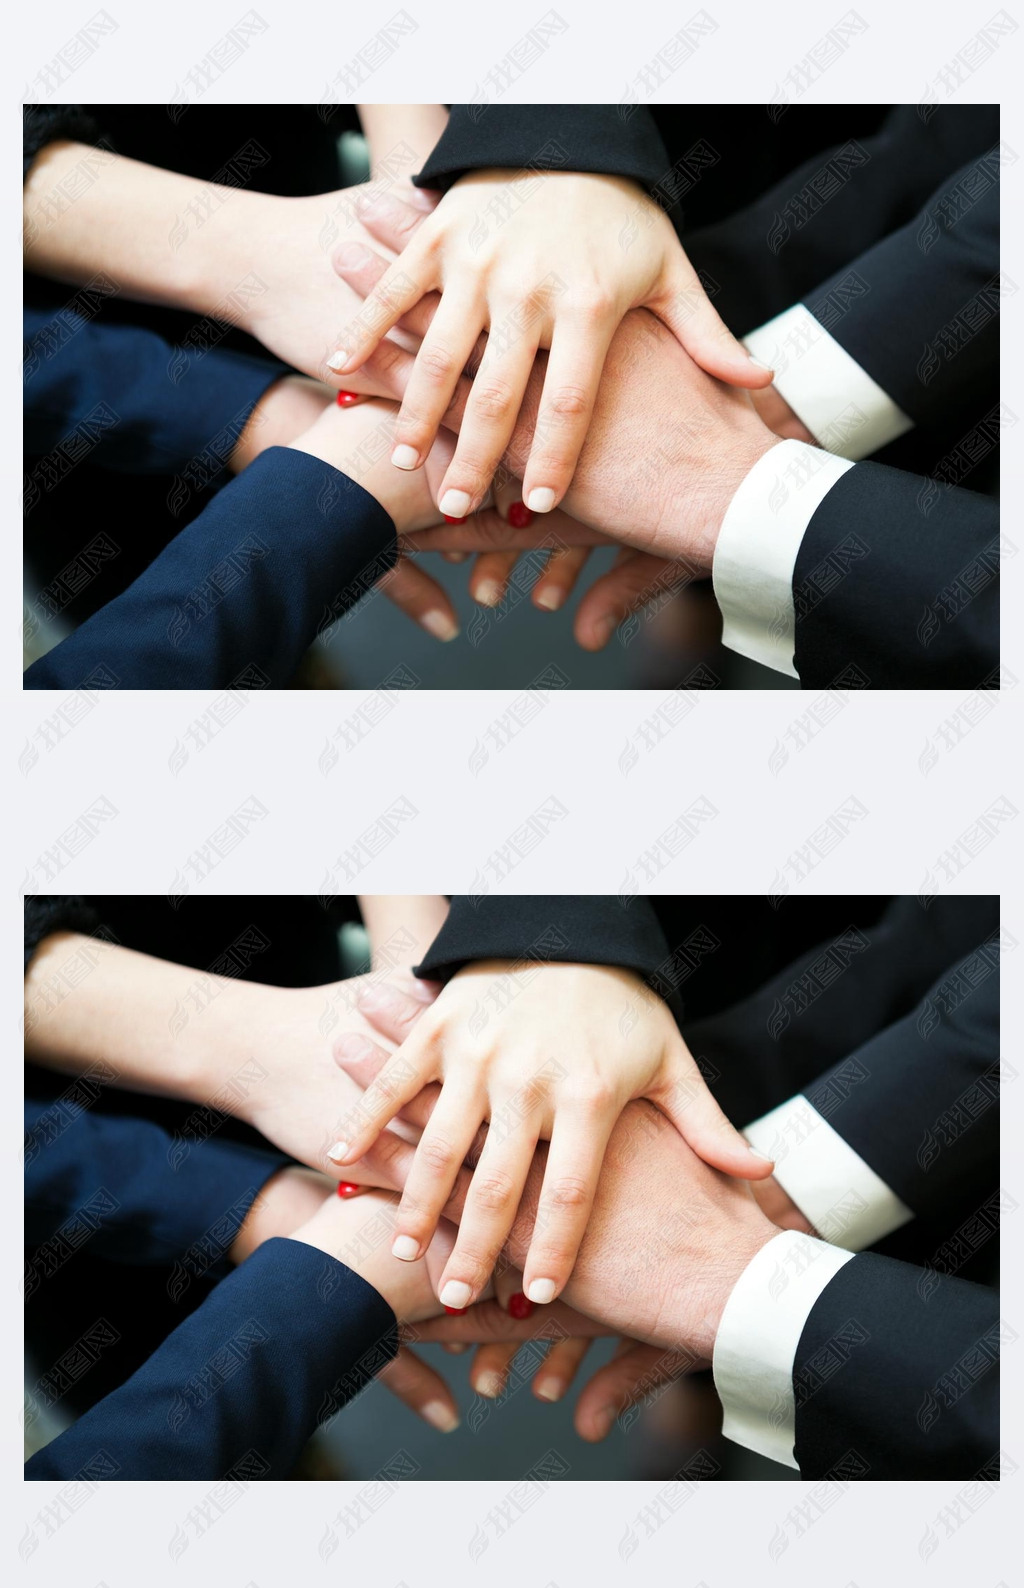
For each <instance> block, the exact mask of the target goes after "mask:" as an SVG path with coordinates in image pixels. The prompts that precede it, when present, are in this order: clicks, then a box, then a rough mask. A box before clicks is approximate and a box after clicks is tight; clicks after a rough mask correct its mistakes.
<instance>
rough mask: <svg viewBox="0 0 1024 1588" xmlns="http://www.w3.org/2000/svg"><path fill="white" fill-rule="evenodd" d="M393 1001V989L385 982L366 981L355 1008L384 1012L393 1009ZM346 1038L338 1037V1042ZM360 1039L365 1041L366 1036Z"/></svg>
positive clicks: (394, 1001)
mask: <svg viewBox="0 0 1024 1588" xmlns="http://www.w3.org/2000/svg"><path fill="white" fill-rule="evenodd" d="M395 1003H396V994H395V989H394V988H393V987H389V986H388V985H387V983H386V982H383V983H381V982H372V981H371V982H368V983H367V985H366V986H365V987H364V988H362V990H361V991H360V993H359V996H358V997H357V998H356V1006H357V1008H359V1009H369V1010H371V1012H372V1013H373V1014H382V1013H385V1012H386V1011H387V1010H389V1009H393V1008H394V1007H395ZM347 1040H348V1037H347V1036H346V1037H339V1038H338V1042H339V1044H340V1043H342V1042H345V1041H347ZM361 1040H362V1041H366V1038H365V1037H364V1038H362V1039H361Z"/></svg>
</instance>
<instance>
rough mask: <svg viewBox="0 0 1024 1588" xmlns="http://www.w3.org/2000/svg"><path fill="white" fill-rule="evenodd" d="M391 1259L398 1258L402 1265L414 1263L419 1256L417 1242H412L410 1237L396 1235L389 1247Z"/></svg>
mask: <svg viewBox="0 0 1024 1588" xmlns="http://www.w3.org/2000/svg"><path fill="white" fill-rule="evenodd" d="M391 1255H392V1257H400V1258H401V1260H402V1262H403V1263H414V1262H415V1261H416V1259H417V1257H418V1256H419V1255H420V1245H419V1241H414V1240H413V1238H412V1236H411V1235H396V1236H395V1239H394V1241H393V1242H392V1246H391Z"/></svg>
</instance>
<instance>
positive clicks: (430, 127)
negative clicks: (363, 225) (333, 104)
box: [356, 105, 448, 181]
mask: <svg viewBox="0 0 1024 1588" xmlns="http://www.w3.org/2000/svg"><path fill="white" fill-rule="evenodd" d="M356 108H357V109H358V111H359V120H360V122H361V124H362V128H363V132H364V133H365V134H366V142H367V144H368V145H369V149H370V177H371V179H372V180H374V181H379V180H380V179H381V178H382V177H387V178H390V179H392V180H393V179H394V178H395V177H397V176H412V174H413V172H414V171H418V170H419V169H420V167H421V166H422V165H423V164H424V163H425V162H426V158H427V156H428V154H429V153H430V151H431V150H432V149H433V147H434V145H435V144H436V143H437V140H438V139H439V138H440V136H441V134H442V133H443V132H444V129H445V127H447V125H448V110H447V107H446V106H445V105H358V106H357V107H356Z"/></svg>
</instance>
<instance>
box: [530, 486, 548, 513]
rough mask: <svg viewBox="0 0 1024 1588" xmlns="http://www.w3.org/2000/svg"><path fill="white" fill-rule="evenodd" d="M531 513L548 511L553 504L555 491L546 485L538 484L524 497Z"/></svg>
mask: <svg viewBox="0 0 1024 1588" xmlns="http://www.w3.org/2000/svg"><path fill="white" fill-rule="evenodd" d="M526 505H527V507H528V508H529V509H530V512H531V513H550V511H551V509H552V508H553V507H554V505H555V493H554V491H552V490H551V489H550V488H549V487H548V486H546V485H538V486H537V489H536V490H535V491H531V492H530V494H529V496H528V497H527V498H526Z"/></svg>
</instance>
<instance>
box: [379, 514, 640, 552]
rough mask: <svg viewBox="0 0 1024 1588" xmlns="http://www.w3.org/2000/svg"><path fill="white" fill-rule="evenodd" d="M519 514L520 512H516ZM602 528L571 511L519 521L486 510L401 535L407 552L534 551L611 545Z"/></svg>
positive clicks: (531, 516)
mask: <svg viewBox="0 0 1024 1588" xmlns="http://www.w3.org/2000/svg"><path fill="white" fill-rule="evenodd" d="M517 517H518V515H517ZM611 544H612V542H611V540H610V538H609V537H608V536H607V535H602V534H601V532H600V530H597V529H590V528H589V527H588V526H587V525H585V524H581V523H580V522H579V520H578V519H575V518H570V517H569V515H568V513H560V512H557V511H556V512H554V513H549V514H545V515H544V516H543V517H539V518H536V519H535V518H534V517H533V515H532V513H531V514H530V519H529V521H528V522H527V523H523V524H517V523H513V522H512V521H511V520H506V519H504V518H502V516H501V514H500V513H497V512H495V511H494V510H493V509H490V508H489V509H487V510H486V511H484V512H482V513H474V514H473V517H472V518H468V519H467V520H466V522H465V523H464V524H438V525H437V526H436V528H433V529H417V530H415V531H413V533H412V534H409V535H403V536H402V547H403V549H404V550H406V551H469V552H472V551H512V550H515V551H531V550H533V549H534V548H535V547H537V546H554V547H555V549H561V548H562V547H563V546H609V545H611Z"/></svg>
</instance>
